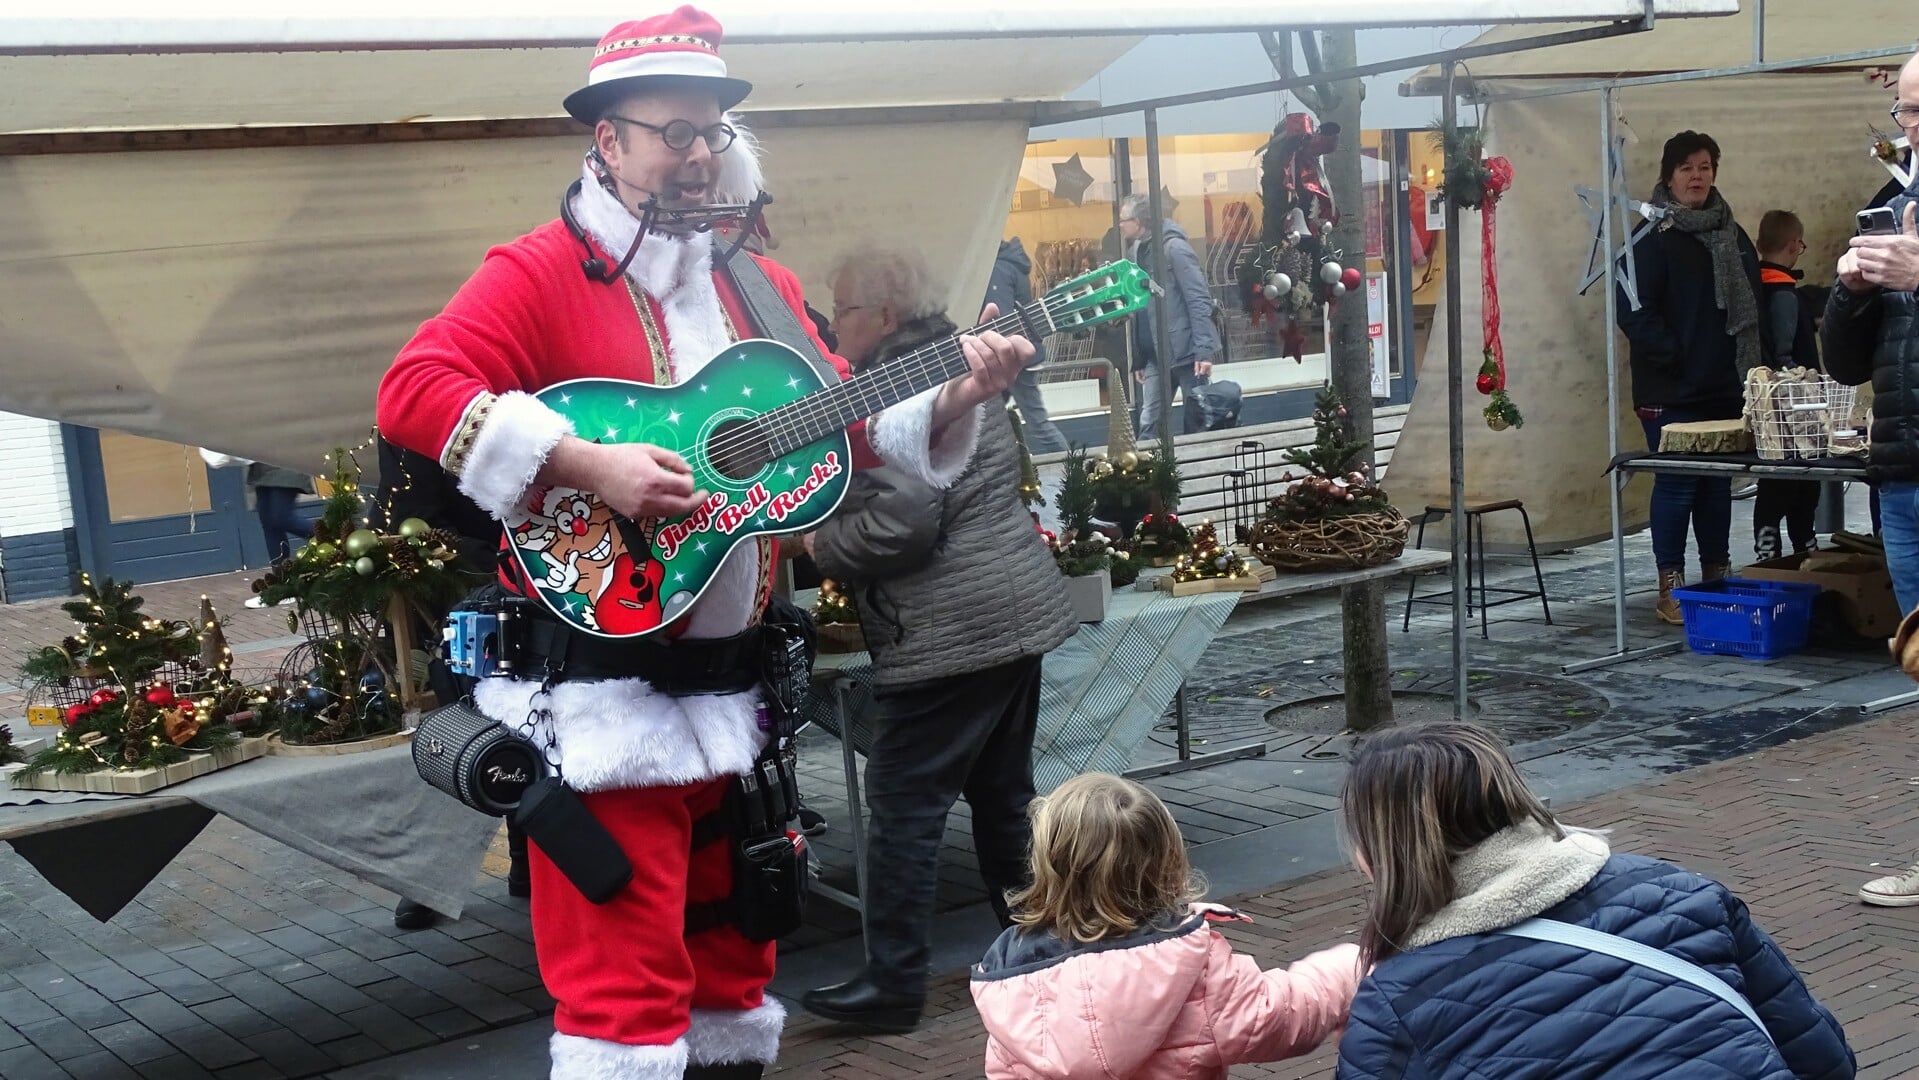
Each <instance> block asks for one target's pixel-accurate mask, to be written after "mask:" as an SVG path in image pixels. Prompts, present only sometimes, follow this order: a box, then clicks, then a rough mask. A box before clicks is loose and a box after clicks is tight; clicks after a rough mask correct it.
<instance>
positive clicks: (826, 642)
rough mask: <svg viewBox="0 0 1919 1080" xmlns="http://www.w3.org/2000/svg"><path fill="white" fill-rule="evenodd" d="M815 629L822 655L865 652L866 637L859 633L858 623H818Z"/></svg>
mask: <svg viewBox="0 0 1919 1080" xmlns="http://www.w3.org/2000/svg"><path fill="white" fill-rule="evenodd" d="M815 629H816V630H817V631H818V632H819V646H820V651H821V652H823V653H856V652H865V651H866V635H865V634H862V633H861V632H860V624H859V623H850V622H834V623H820V624H819V625H818V626H817V627H816V628H815Z"/></svg>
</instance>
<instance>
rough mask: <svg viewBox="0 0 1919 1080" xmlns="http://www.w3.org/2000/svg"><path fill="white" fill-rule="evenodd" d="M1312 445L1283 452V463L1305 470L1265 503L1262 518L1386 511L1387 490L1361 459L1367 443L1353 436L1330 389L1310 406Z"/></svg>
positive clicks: (1368, 446) (1310, 518) (1336, 394)
mask: <svg viewBox="0 0 1919 1080" xmlns="http://www.w3.org/2000/svg"><path fill="white" fill-rule="evenodd" d="M1313 428H1314V437H1313V445H1311V446H1307V447H1300V448H1297V449H1293V450H1288V451H1287V452H1286V463H1287V464H1288V465H1297V466H1299V467H1300V468H1302V469H1304V470H1306V475H1305V476H1304V477H1300V478H1293V477H1288V479H1292V480H1294V481H1295V482H1294V483H1293V484H1292V485H1291V486H1290V487H1288V488H1287V489H1286V493H1285V494H1283V495H1281V496H1280V497H1279V498H1277V499H1274V500H1272V501H1271V502H1270V503H1268V504H1267V508H1266V516H1267V517H1268V518H1271V519H1274V520H1278V521H1319V520H1322V519H1325V518H1329V517H1344V516H1347V515H1351V514H1369V513H1377V512H1380V511H1384V510H1387V509H1389V508H1390V506H1391V503H1390V502H1389V501H1388V499H1387V498H1386V492H1385V491H1384V490H1383V489H1381V488H1380V486H1379V484H1378V483H1377V482H1375V481H1374V480H1373V478H1372V467H1371V466H1369V465H1366V464H1364V463H1363V462H1362V461H1361V460H1360V459H1361V458H1362V457H1363V456H1365V455H1366V454H1367V452H1369V451H1370V450H1371V449H1372V443H1370V442H1361V441H1359V440H1356V439H1354V438H1353V437H1352V434H1351V431H1350V425H1349V423H1348V422H1347V419H1346V406H1345V404H1344V403H1343V402H1341V401H1340V398H1339V392H1338V391H1336V390H1334V389H1333V388H1332V387H1331V386H1326V387H1324V388H1322V389H1321V390H1320V392H1319V396H1318V398H1317V400H1316V401H1315V402H1314V403H1313Z"/></svg>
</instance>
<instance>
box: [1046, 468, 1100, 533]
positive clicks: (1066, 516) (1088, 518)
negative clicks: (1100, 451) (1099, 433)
mask: <svg viewBox="0 0 1919 1080" xmlns="http://www.w3.org/2000/svg"><path fill="white" fill-rule="evenodd" d="M1093 501H1094V495H1093V482H1092V478H1091V477H1090V476H1089V475H1088V474H1087V466H1086V448H1085V447H1083V446H1075V447H1073V448H1072V449H1070V450H1068V451H1066V461H1065V463H1064V464H1063V465H1062V466H1061V474H1060V482H1059V493H1058V494H1057V495H1054V496H1053V508H1054V509H1055V510H1058V511H1059V525H1060V528H1061V529H1062V530H1063V531H1064V532H1066V533H1067V534H1068V539H1071V538H1072V537H1073V536H1075V535H1077V534H1079V533H1083V532H1085V531H1086V530H1087V529H1088V528H1089V527H1090V526H1091V525H1092V522H1093Z"/></svg>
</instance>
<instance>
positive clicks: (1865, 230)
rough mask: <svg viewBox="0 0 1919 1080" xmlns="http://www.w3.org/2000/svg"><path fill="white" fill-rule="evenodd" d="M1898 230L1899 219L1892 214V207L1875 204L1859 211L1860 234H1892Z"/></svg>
mask: <svg viewBox="0 0 1919 1080" xmlns="http://www.w3.org/2000/svg"><path fill="white" fill-rule="evenodd" d="M1898 231H1899V219H1898V218H1895V217H1893V216H1892V207H1890V206H1875V207H1873V208H1872V209H1870V210H1861V211H1859V235H1860V236H1891V235H1892V234H1893V233H1896V232H1898Z"/></svg>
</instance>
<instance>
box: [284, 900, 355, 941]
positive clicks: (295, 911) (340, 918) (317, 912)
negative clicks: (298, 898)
mask: <svg viewBox="0 0 1919 1080" xmlns="http://www.w3.org/2000/svg"><path fill="white" fill-rule="evenodd" d="M354 910H356V911H364V910H365V908H355V909H354ZM280 914H281V915H283V916H285V917H286V918H287V919H288V920H289V921H290V922H292V923H293V924H294V925H296V926H299V927H301V928H302V929H305V930H308V931H311V932H313V933H315V934H320V935H323V936H324V935H327V934H337V933H339V932H340V931H342V930H350V929H352V928H353V927H355V926H358V925H360V924H359V923H356V922H354V921H353V920H352V919H349V918H347V917H346V916H345V915H343V914H341V913H339V912H337V911H331V910H328V909H327V908H324V907H321V906H320V905H318V904H313V903H302V904H300V905H299V906H297V907H293V908H289V909H287V910H285V911H282V912H281V913H280Z"/></svg>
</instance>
